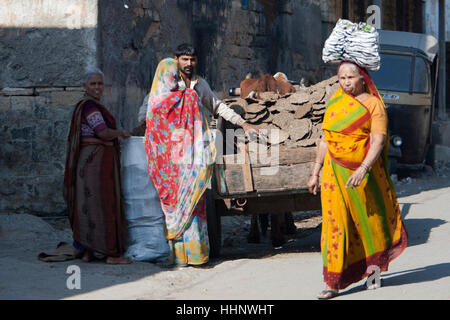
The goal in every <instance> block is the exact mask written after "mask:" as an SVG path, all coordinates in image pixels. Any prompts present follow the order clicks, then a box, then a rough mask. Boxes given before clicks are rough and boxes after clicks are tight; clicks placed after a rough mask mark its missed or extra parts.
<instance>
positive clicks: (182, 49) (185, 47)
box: [175, 43, 197, 58]
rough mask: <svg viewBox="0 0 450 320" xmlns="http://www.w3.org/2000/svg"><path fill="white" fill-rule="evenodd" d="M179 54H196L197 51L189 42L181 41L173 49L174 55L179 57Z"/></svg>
mask: <svg viewBox="0 0 450 320" xmlns="http://www.w3.org/2000/svg"><path fill="white" fill-rule="evenodd" d="M180 56H197V51H195V48H194V46H192V45H191V44H189V43H183V44H180V45H179V46H178V47H177V50H175V57H177V58H179V57H180Z"/></svg>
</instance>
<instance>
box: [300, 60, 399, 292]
mask: <svg viewBox="0 0 450 320" xmlns="http://www.w3.org/2000/svg"><path fill="white" fill-rule="evenodd" d="M338 80H339V84H340V88H339V89H338V90H337V91H336V93H335V94H334V95H333V97H332V98H331V100H330V101H329V103H328V106H327V110H326V113H325V115H324V120H323V126H322V129H323V135H324V138H323V139H322V141H321V143H320V145H319V148H318V151H317V156H316V160H315V165H314V167H313V169H312V173H311V177H310V179H309V182H308V188H309V191H310V192H311V193H313V194H316V192H317V189H318V187H319V173H320V170H321V169H322V166H323V171H322V182H321V202H322V216H323V218H322V219H323V223H322V235H321V251H322V260H323V266H324V267H323V275H324V281H325V283H326V289H325V290H324V291H322V292H321V293H319V295H318V298H319V299H329V298H333V297H334V296H336V295H337V294H338V292H339V290H341V289H344V288H346V287H347V286H349V285H350V284H352V283H354V282H357V281H359V280H361V279H363V278H365V277H366V276H370V275H371V273H372V272H373V271H377V270H379V271H387V269H388V265H389V262H390V261H392V260H393V259H394V258H396V257H397V256H399V255H400V254H401V253H402V252H403V250H404V249H405V248H406V246H407V233H406V230H405V228H404V225H403V223H402V220H401V213H400V209H399V205H398V201H397V197H396V194H395V190H394V187H393V185H392V182H391V180H390V176H389V173H388V169H387V148H388V141H389V140H388V139H387V136H388V130H387V113H386V108H385V105H384V103H383V100H382V99H381V97H380V95H379V93H378V91H377V89H376V87H375V85H374V83H373V81H372V79H371V78H370V76H369V75H368V73H367V71H366V70H365V69H363V68H361V67H359V66H358V65H356V64H354V63H350V62H344V63H341V64H340V65H339V68H338ZM367 284H368V286H367V288H368V289H373V288H375V287H377V285H378V284H379V282H377V283H376V284H375V285H370V284H369V283H367Z"/></svg>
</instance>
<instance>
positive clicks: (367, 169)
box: [359, 162, 370, 171]
mask: <svg viewBox="0 0 450 320" xmlns="http://www.w3.org/2000/svg"><path fill="white" fill-rule="evenodd" d="M359 166H360V167H362V168H363V169H365V170H366V171H369V169H370V167H369V166H368V165H367V164H365V163H364V162H361V164H360V165H359Z"/></svg>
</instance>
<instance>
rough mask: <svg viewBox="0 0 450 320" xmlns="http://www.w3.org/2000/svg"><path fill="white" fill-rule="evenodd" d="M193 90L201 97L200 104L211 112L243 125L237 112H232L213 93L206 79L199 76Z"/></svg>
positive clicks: (242, 120) (243, 122) (243, 121)
mask: <svg viewBox="0 0 450 320" xmlns="http://www.w3.org/2000/svg"><path fill="white" fill-rule="evenodd" d="M195 90H196V91H197V93H198V95H199V97H200V99H201V102H202V105H203V106H204V107H205V108H207V109H208V110H209V111H210V112H211V113H212V114H214V115H219V116H221V117H222V118H224V119H225V120H227V121H229V122H231V123H233V124H236V125H238V126H243V125H244V124H245V123H246V122H245V120H244V119H242V117H241V116H240V115H239V114H237V113H236V112H234V110H233V109H231V108H229V107H228V106H227V105H226V104H225V103H224V102H223V101H222V100H220V99H219V98H218V97H217V96H216V95H215V94H214V92H213V91H212V90H211V87H210V86H209V84H208V83H207V82H206V80H204V79H202V78H199V79H198V83H197V85H196V88H195Z"/></svg>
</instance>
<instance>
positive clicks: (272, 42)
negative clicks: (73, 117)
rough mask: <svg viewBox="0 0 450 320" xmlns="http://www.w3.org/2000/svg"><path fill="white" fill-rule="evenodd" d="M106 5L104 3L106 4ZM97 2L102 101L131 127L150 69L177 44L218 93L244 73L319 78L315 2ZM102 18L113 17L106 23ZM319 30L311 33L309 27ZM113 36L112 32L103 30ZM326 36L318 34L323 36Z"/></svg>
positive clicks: (317, 3) (236, 82) (318, 26)
mask: <svg viewBox="0 0 450 320" xmlns="http://www.w3.org/2000/svg"><path fill="white" fill-rule="evenodd" d="M106 4H107V5H106ZM127 4H128V6H129V9H125V8H124V7H123V5H122V3H121V2H120V1H117V2H114V3H110V2H109V1H107V0H103V1H102V0H100V7H99V19H100V22H99V25H101V29H100V32H99V38H100V45H99V46H100V48H99V51H100V55H99V56H100V65H101V67H102V69H103V70H104V72H105V74H106V77H107V78H108V79H109V81H110V82H109V84H110V86H111V91H110V92H109V93H108V94H107V95H106V96H105V104H107V105H108V107H109V108H110V109H111V110H112V112H113V114H114V115H116V116H117V117H118V120H119V123H120V125H121V126H122V127H123V128H125V129H128V130H130V129H132V128H133V127H134V126H135V125H136V124H137V112H138V109H139V106H140V105H141V103H142V99H143V98H144V97H145V95H146V94H147V93H148V91H149V88H150V86H151V82H152V78H153V72H154V71H155V69H156V66H157V64H158V62H159V60H161V59H162V58H164V57H167V56H173V52H174V50H175V48H176V46H177V45H179V44H181V43H183V42H190V43H192V44H194V45H195V46H196V48H197V49H198V51H199V67H198V73H199V74H200V75H201V76H203V77H205V78H206V79H207V80H208V82H209V83H210V85H211V87H212V89H213V90H214V91H216V93H217V94H218V95H219V96H224V95H225V94H226V92H228V89H229V88H230V87H236V86H239V83H240V81H241V80H242V79H244V78H245V75H246V74H247V73H249V72H252V71H260V72H262V73H272V74H273V73H275V72H277V71H282V72H284V73H286V74H287V75H288V77H289V78H290V79H292V80H298V81H299V80H301V78H306V80H308V81H309V82H316V81H319V80H321V79H322V78H323V74H322V73H323V72H322V69H321V47H322V44H323V41H324V39H323V37H324V35H323V34H322V18H321V10H320V7H321V5H320V1H318V0H317V1H316V0H307V1H298V0H278V1H267V0H251V1H241V0H218V1H205V0H192V1H186V0H165V1H163V0H158V1H149V0H135V1H127ZM110 21H114V22H115V23H114V24H111V23H110ZM311 30H319V36H317V34H315V33H313V32H310V31H311ZM111 35H114V36H111ZM325 36H326V34H325Z"/></svg>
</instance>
